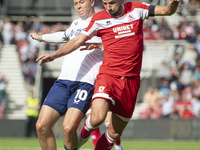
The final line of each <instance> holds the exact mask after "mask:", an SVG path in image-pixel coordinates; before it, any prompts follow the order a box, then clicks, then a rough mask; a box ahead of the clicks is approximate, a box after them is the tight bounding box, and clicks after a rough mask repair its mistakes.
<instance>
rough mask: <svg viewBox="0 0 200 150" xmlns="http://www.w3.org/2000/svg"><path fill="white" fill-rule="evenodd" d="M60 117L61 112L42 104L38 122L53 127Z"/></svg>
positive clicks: (43, 125) (40, 124)
mask: <svg viewBox="0 0 200 150" xmlns="http://www.w3.org/2000/svg"><path fill="white" fill-rule="evenodd" d="M59 118H60V114H59V113H58V112H57V111H56V110H54V109H53V108H51V107H49V106H47V105H42V108H41V110H40V114H39V117H38V120H37V124H38V125H39V126H42V127H46V128H52V127H53V125H54V124H55V122H56V121H57V120H58V119H59Z"/></svg>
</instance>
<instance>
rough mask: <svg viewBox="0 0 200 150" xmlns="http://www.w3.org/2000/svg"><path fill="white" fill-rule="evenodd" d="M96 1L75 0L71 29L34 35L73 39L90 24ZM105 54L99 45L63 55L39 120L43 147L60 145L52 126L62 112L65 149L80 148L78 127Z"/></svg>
mask: <svg viewBox="0 0 200 150" xmlns="http://www.w3.org/2000/svg"><path fill="white" fill-rule="evenodd" d="M94 3H95V2H94V0H74V8H75V10H76V12H77V13H78V15H79V16H80V18H79V19H76V20H74V21H73V22H72V24H71V26H70V27H69V29H67V30H66V31H63V32H56V33H52V34H44V35H38V34H37V33H32V34H31V36H32V38H33V39H35V40H38V41H44V42H54V43H63V42H67V41H68V40H71V39H73V38H74V37H76V36H77V35H78V34H79V33H80V32H81V31H82V30H83V29H84V28H86V27H87V26H88V24H89V22H90V20H91V17H92V16H93V15H94V13H95V12H94ZM87 43H98V44H102V41H101V38H99V37H93V38H91V39H90V40H88V41H87ZM103 56H104V52H103V51H101V49H98V48H96V49H93V50H92V51H80V50H77V51H74V52H73V53H71V54H69V55H66V56H65V57H64V61H63V65H62V70H61V73H60V75H59V77H58V79H57V80H56V81H55V83H54V85H53V86H52V88H51V89H50V91H49V93H48V95H47V97H46V99H45V101H44V103H43V106H42V108H41V111H40V114H39V118H38V121H37V123H36V127H37V134H38V138H39V142H40V145H41V147H42V149H43V150H56V149H57V148H56V141H55V137H54V133H53V131H52V127H53V125H54V124H55V123H56V121H57V120H58V119H59V118H60V117H61V116H63V115H65V116H64V121H63V128H64V145H65V149H66V150H68V149H70V150H76V149H77V144H78V141H77V133H76V130H77V128H78V125H79V123H80V121H81V120H82V118H83V117H84V115H85V113H86V112H87V110H88V109H89V107H90V103H91V98H92V95H93V90H94V83H95V79H96V75H97V74H98V71H99V66H100V65H101V63H102V60H103Z"/></svg>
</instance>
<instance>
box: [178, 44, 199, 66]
mask: <svg viewBox="0 0 200 150" xmlns="http://www.w3.org/2000/svg"><path fill="white" fill-rule="evenodd" d="M197 58H198V56H197V53H196V51H195V46H194V44H188V45H187V47H186V49H185V51H184V53H183V56H182V61H183V62H184V63H189V66H190V67H192V68H191V69H194V67H195V65H196V59H197Z"/></svg>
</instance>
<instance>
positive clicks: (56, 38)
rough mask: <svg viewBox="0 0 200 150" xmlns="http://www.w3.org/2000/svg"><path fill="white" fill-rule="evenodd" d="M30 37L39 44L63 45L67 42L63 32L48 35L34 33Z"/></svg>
mask: <svg viewBox="0 0 200 150" xmlns="http://www.w3.org/2000/svg"><path fill="white" fill-rule="evenodd" d="M31 37H32V39H34V40H37V41H39V42H48V43H65V42H67V41H68V39H67V38H66V37H65V32H64V31H60V32H55V33H50V34H43V35H39V34H37V33H35V32H33V33H31Z"/></svg>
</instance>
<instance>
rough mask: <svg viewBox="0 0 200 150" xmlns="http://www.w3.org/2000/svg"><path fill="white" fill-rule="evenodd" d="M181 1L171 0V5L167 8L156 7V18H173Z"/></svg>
mask: <svg viewBox="0 0 200 150" xmlns="http://www.w3.org/2000/svg"><path fill="white" fill-rule="evenodd" d="M180 1H181V0H169V5H166V6H158V5H156V6H155V10H154V16H171V15H173V14H174V13H175V12H176V10H177V7H178V5H179V2H180Z"/></svg>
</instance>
